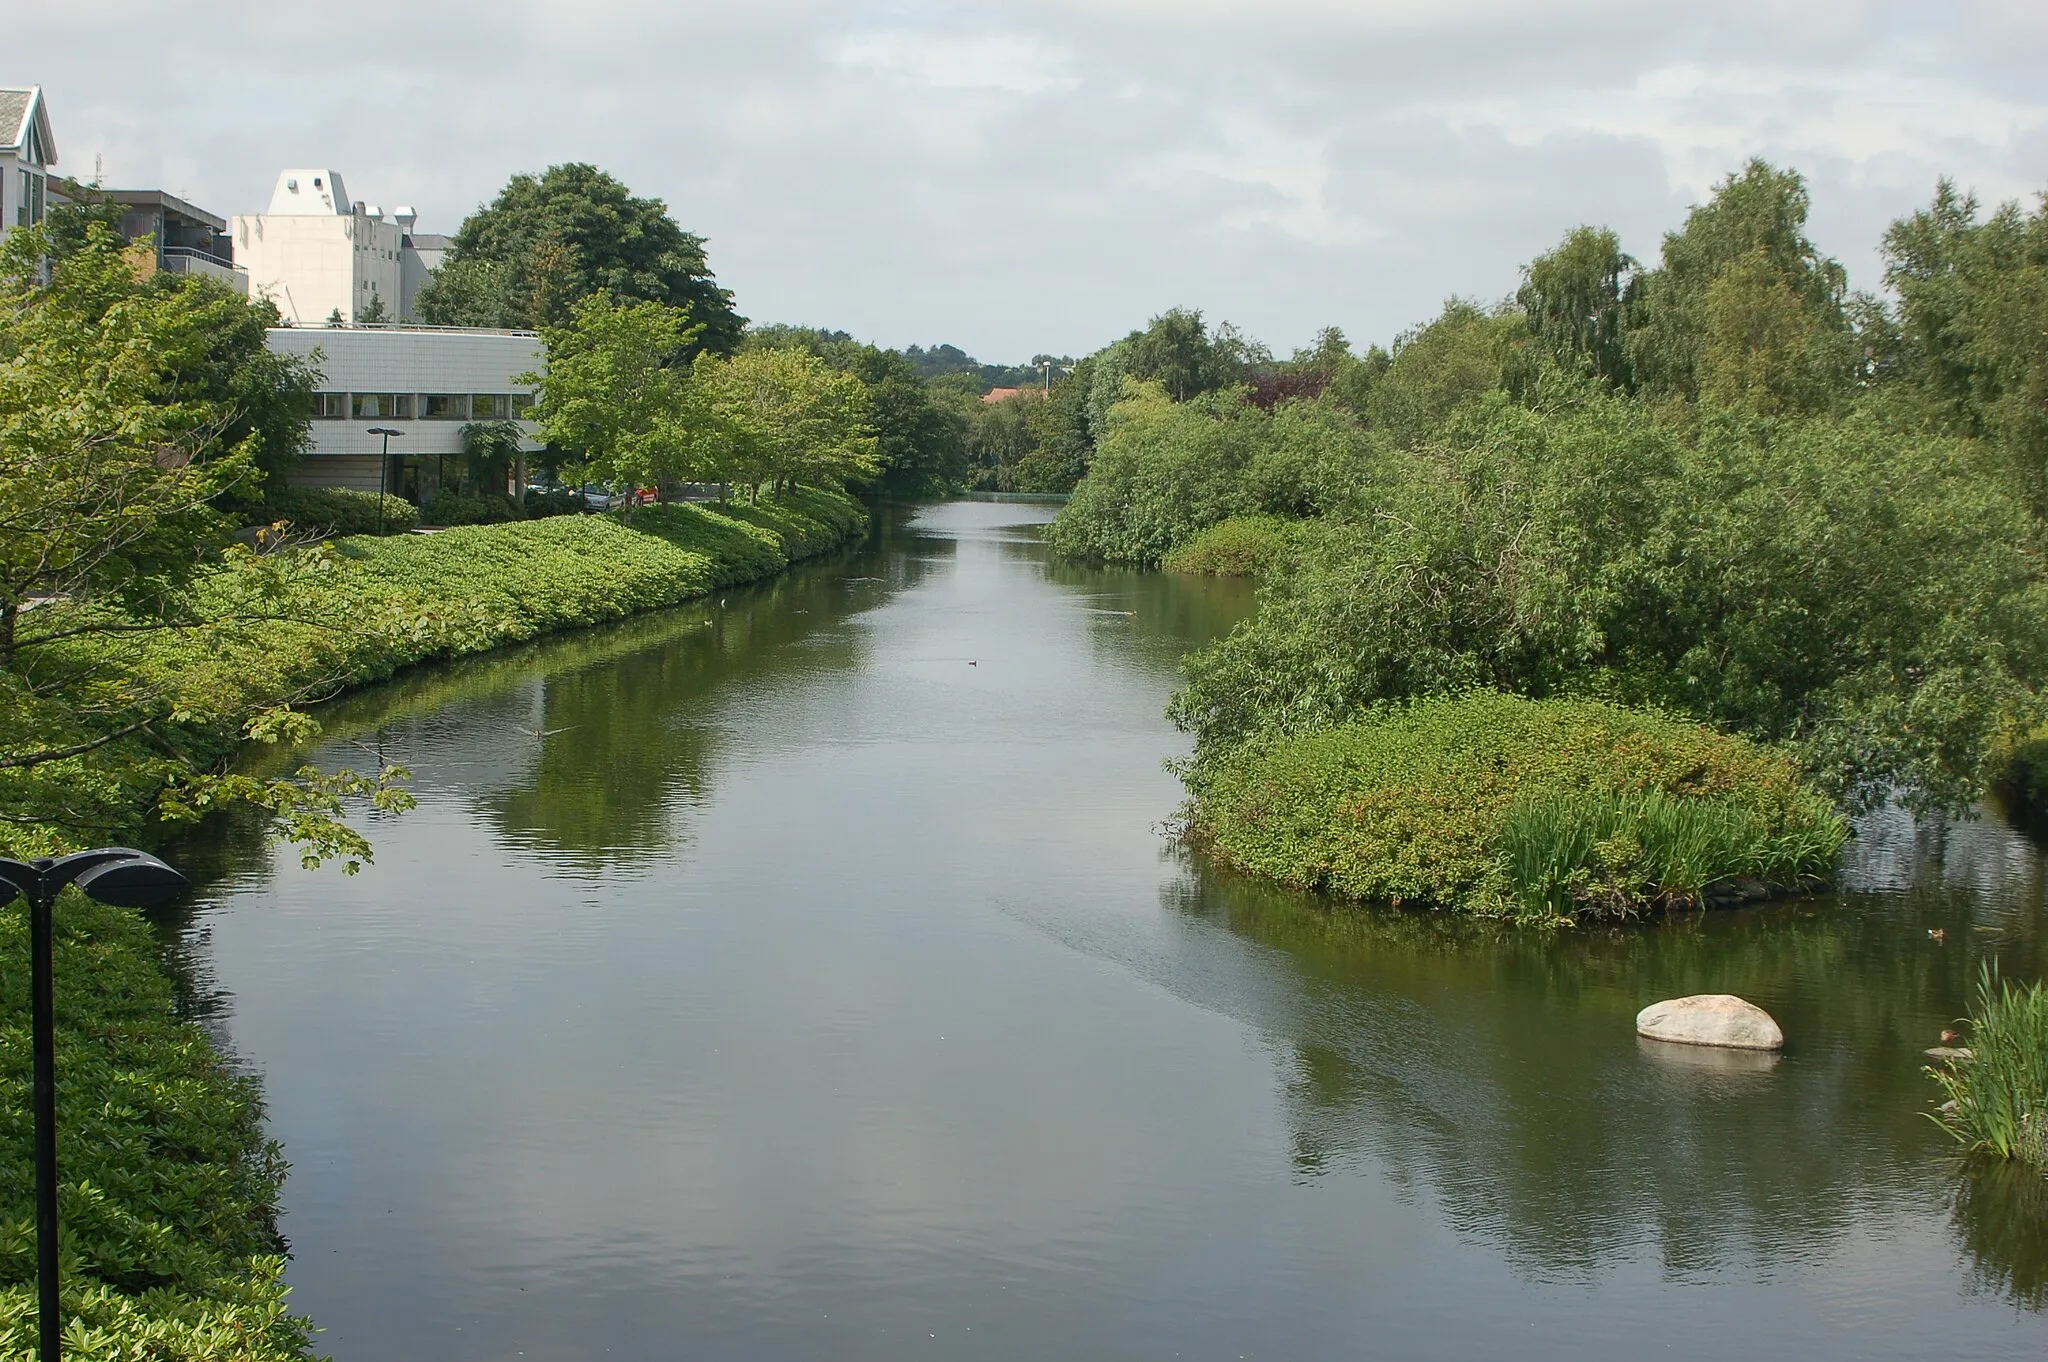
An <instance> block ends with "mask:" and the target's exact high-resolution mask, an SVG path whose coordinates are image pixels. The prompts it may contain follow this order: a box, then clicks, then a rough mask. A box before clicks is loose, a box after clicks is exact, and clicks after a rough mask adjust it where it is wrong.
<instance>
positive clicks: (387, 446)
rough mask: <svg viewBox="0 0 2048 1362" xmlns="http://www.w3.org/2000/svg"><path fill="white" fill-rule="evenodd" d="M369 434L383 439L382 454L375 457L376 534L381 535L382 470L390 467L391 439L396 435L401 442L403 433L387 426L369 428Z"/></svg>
mask: <svg viewBox="0 0 2048 1362" xmlns="http://www.w3.org/2000/svg"><path fill="white" fill-rule="evenodd" d="M369 433H370V434H372V435H382V436H383V437H384V452H383V453H382V454H380V455H378V456H377V533H378V534H380V535H381V534H383V533H384V470H385V469H387V468H389V467H391V437H392V436H394V435H396V436H397V437H398V438H399V439H401V440H402V439H404V438H405V432H404V431H402V430H393V429H391V428H390V427H389V426H371V427H370V430H369Z"/></svg>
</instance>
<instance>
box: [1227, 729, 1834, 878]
mask: <svg viewBox="0 0 2048 1362" xmlns="http://www.w3.org/2000/svg"><path fill="white" fill-rule="evenodd" d="M1190 774H1191V781H1192V784H1193V788H1194V800H1193V802H1192V804H1191V806H1190V812H1191V820H1190V831H1191V833H1192V835H1193V836H1194V837H1195V838H1196V840H1197V841H1199V842H1201V843H1203V844H1205V845H1207V846H1208V847H1209V848H1210V849H1211V850H1212V851H1213V852H1214V853H1215V854H1217V855H1218V856H1219V857H1221V858H1222V859H1223V860H1224V861H1226V862H1228V863H1230V864H1231V865H1234V866H1236V867H1238V868H1240V869H1243V870H1247V871H1250V872H1252V873H1255V874H1259V875H1264V876H1267V877H1269V878H1272V879H1276V880H1279V881H1281V882H1283V883H1286V884H1291V885H1295V886H1298V887H1301V888H1308V889H1315V890H1322V891H1326V892H1329V893H1333V894H1337V895H1340V896H1342V897H1345V898H1349V899H1355V900H1362V901H1369V902H1378V903H1392V904H1403V903H1409V904H1417V905H1426V906H1431V907H1437V908H1449V909H1456V910H1460V911H1466V912H1474V913H1480V914H1486V915H1492V916H1515V917H1527V918H1543V919H1554V918H1557V917H1560V916H1572V917H1578V916H1587V917H1600V916H1616V915H1626V914H1630V913H1634V912H1640V911H1645V910H1652V909H1658V908H1671V907H1681V906H1692V905H1697V904H1701V903H1704V902H1708V901H1711V900H1713V899H1715V898H1718V897H1722V896H1729V897H1736V896H1747V895H1754V894H1759V893H1764V892H1769V891H1771V890H1773V889H1787V888H1794V887H1798V886H1801V885H1804V884H1806V883H1809V882H1810V881H1811V880H1812V879H1814V878H1816V877H1821V876H1825V875H1827V874H1828V873H1829V872H1830V871H1831V870H1832V868H1833V865H1834V859H1835V855H1836V853H1837V852H1838V851H1839V850H1840V848H1841V845H1842V843H1843V841H1844V840H1845V839H1846V836H1847V829H1846V827H1845V826H1844V825H1843V823H1842V822H1841V821H1840V820H1839V819H1838V818H1836V817H1835V816H1834V814H1833V813H1832V812H1831V810H1830V807H1829V805H1828V802H1827V801H1826V800H1825V799H1823V798H1822V797H1820V796H1819V795H1816V794H1814V793H1812V792H1811V791H1809V790H1808V789H1807V788H1806V786H1805V785H1804V784H1803V783H1802V782H1801V780H1800V779H1799V776H1798V773H1797V772H1796V770H1795V769H1794V767H1793V766H1792V764H1791V762H1790V761H1789V760H1787V759H1786V758H1785V757H1784V756H1783V755H1781V754H1779V753H1777V752H1774V751H1772V750H1770V749H1768V748H1764V747H1761V746H1759V745H1757V744H1754V743H1751V742H1748V741H1745V740H1743V739H1740V738H1734V737H1728V736H1726V735H1723V734H1719V733H1715V732H1713V731H1712V730H1710V729H1708V728H1706V727H1704V726H1702V725H1700V724H1696V723H1692V722H1690V721H1687V720H1684V719H1679V718H1674V717H1671V716H1668V715H1664V714H1659V713H1654V712H1646V711H1640V710H1628V709H1623V708H1620V707H1617V706H1614V705H1608V704H1602V703H1598V702H1595V701H1586V700H1542V701H1534V700H1523V699H1517V698H1515V697H1512V696H1506V695H1499V694H1494V693H1490V692H1480V693H1473V694H1466V695H1462V696H1456V697H1449V698H1440V699H1434V700H1428V701H1423V702H1420V703H1417V704H1415V705H1413V706H1411V707H1408V708H1406V709H1401V710H1396V711H1393V712H1391V713H1388V714H1386V715H1383V716H1381V717H1378V718H1374V719H1370V720H1365V721H1361V722H1356V723H1351V724H1344V725H1339V726H1336V727H1332V728H1326V729H1319V730H1317V731H1314V732H1311V733H1306V734H1302V735H1298V736H1294V737H1287V738H1277V739H1269V740H1261V741H1254V742H1251V743H1247V744H1245V745H1243V746H1241V747H1239V748H1237V749H1235V750H1232V751H1229V752H1226V753H1222V754H1218V755H1216V756H1213V757H1211V758H1210V759H1209V760H1207V761H1205V762H1204V763H1203V764H1202V765H1201V766H1200V767H1198V768H1196V769H1195V770H1194V771H1193V772H1191V773H1190Z"/></svg>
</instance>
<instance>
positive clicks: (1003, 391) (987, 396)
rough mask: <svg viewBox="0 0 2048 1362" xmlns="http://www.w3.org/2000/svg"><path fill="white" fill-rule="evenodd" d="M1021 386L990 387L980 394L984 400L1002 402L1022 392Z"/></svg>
mask: <svg viewBox="0 0 2048 1362" xmlns="http://www.w3.org/2000/svg"><path fill="white" fill-rule="evenodd" d="M1023 391H1024V390H1023V389H1022V388H990V389H989V390H988V391H987V392H985V393H983V394H982V395H981V400H982V401H984V402H1002V401H1005V400H1007V399H1009V398H1012V397H1015V396H1016V395H1017V394H1018V393H1021V392H1023Z"/></svg>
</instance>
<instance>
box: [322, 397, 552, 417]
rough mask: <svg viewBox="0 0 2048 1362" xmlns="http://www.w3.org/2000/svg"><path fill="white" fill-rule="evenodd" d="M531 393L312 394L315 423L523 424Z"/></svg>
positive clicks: (529, 413) (530, 408) (530, 410)
mask: <svg viewBox="0 0 2048 1362" xmlns="http://www.w3.org/2000/svg"><path fill="white" fill-rule="evenodd" d="M532 415H533V394H532V393H314V394H313V419H314V420H316V421H341V420H346V419H349V418H353V419H355V420H357V421H412V420H421V421H506V420H513V421H525V420H530V419H532Z"/></svg>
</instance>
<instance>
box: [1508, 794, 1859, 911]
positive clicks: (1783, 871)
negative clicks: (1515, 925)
mask: <svg viewBox="0 0 2048 1362" xmlns="http://www.w3.org/2000/svg"><path fill="white" fill-rule="evenodd" d="M1846 838H1847V828H1846V827H1845V826H1844V825H1843V823H1842V822H1841V820H1840V819H1839V818H1835V817H1833V816H1832V815H1826V814H1812V813H1809V814H1808V815H1807V816H1805V817H1784V818H1779V819H1775V820H1774V819H1771V818H1768V817H1766V816H1765V815H1764V814H1762V813H1760V812H1759V811H1758V810H1757V809H1756V808H1754V807H1753V806H1750V805H1747V804H1743V803H1740V802H1737V801H1736V800H1733V799H1728V798H1716V797H1713V796H1675V795H1670V794H1667V793H1665V792H1664V791H1662V790H1642V791H1636V792H1631V793H1625V794H1609V793H1600V792H1585V793H1571V794H1552V795H1548V796H1545V797H1540V798H1536V799H1531V800H1527V801H1524V802H1522V803H1518V804H1516V805H1515V806H1514V807H1513V808H1511V809H1510V810H1509V811H1508V816H1507V819H1506V822H1505V823H1504V824H1503V826H1502V829H1501V855H1500V867H1501V872H1502V879H1503V881H1504V884H1505V887H1506V889H1507V892H1508V893H1509V894H1510V895H1511V896H1513V897H1514V898H1515V899H1517V900H1518V901H1519V902H1520V903H1521V905H1522V907H1523V909H1524V911H1526V912H1531V913H1547V914H1550V915H1554V916H1559V917H1563V916H1572V915H1579V914H1591V915H1595V916H1619V915H1625V914H1627V913H1630V912H1633V911H1636V910H1638V909H1641V908H1666V909H1669V908H1687V907H1699V906H1702V905H1704V904H1705V903H1706V902H1707V901H1708V900H1709V899H1710V898H1711V897H1713V891H1714V890H1715V889H1716V888H1717V887H1720V886H1732V885H1736V884H1738V883H1740V882H1743V881H1747V882H1749V883H1748V886H1746V887H1747V888H1748V889H1749V890H1750V891H1751V894H1752V895H1760V894H1761V893H1767V892H1771V891H1773V890H1788V889H1796V888H1800V887H1803V886H1805V885H1807V884H1808V883H1810V882H1813V881H1815V880H1819V879H1822V878H1825V877H1826V876H1827V875H1829V874H1830V873H1831V872H1832V871H1833V869H1834V864H1835V857H1836V855H1837V854H1838V853H1839V852H1840V851H1841V848H1842V843H1843V842H1844V840H1846Z"/></svg>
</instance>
